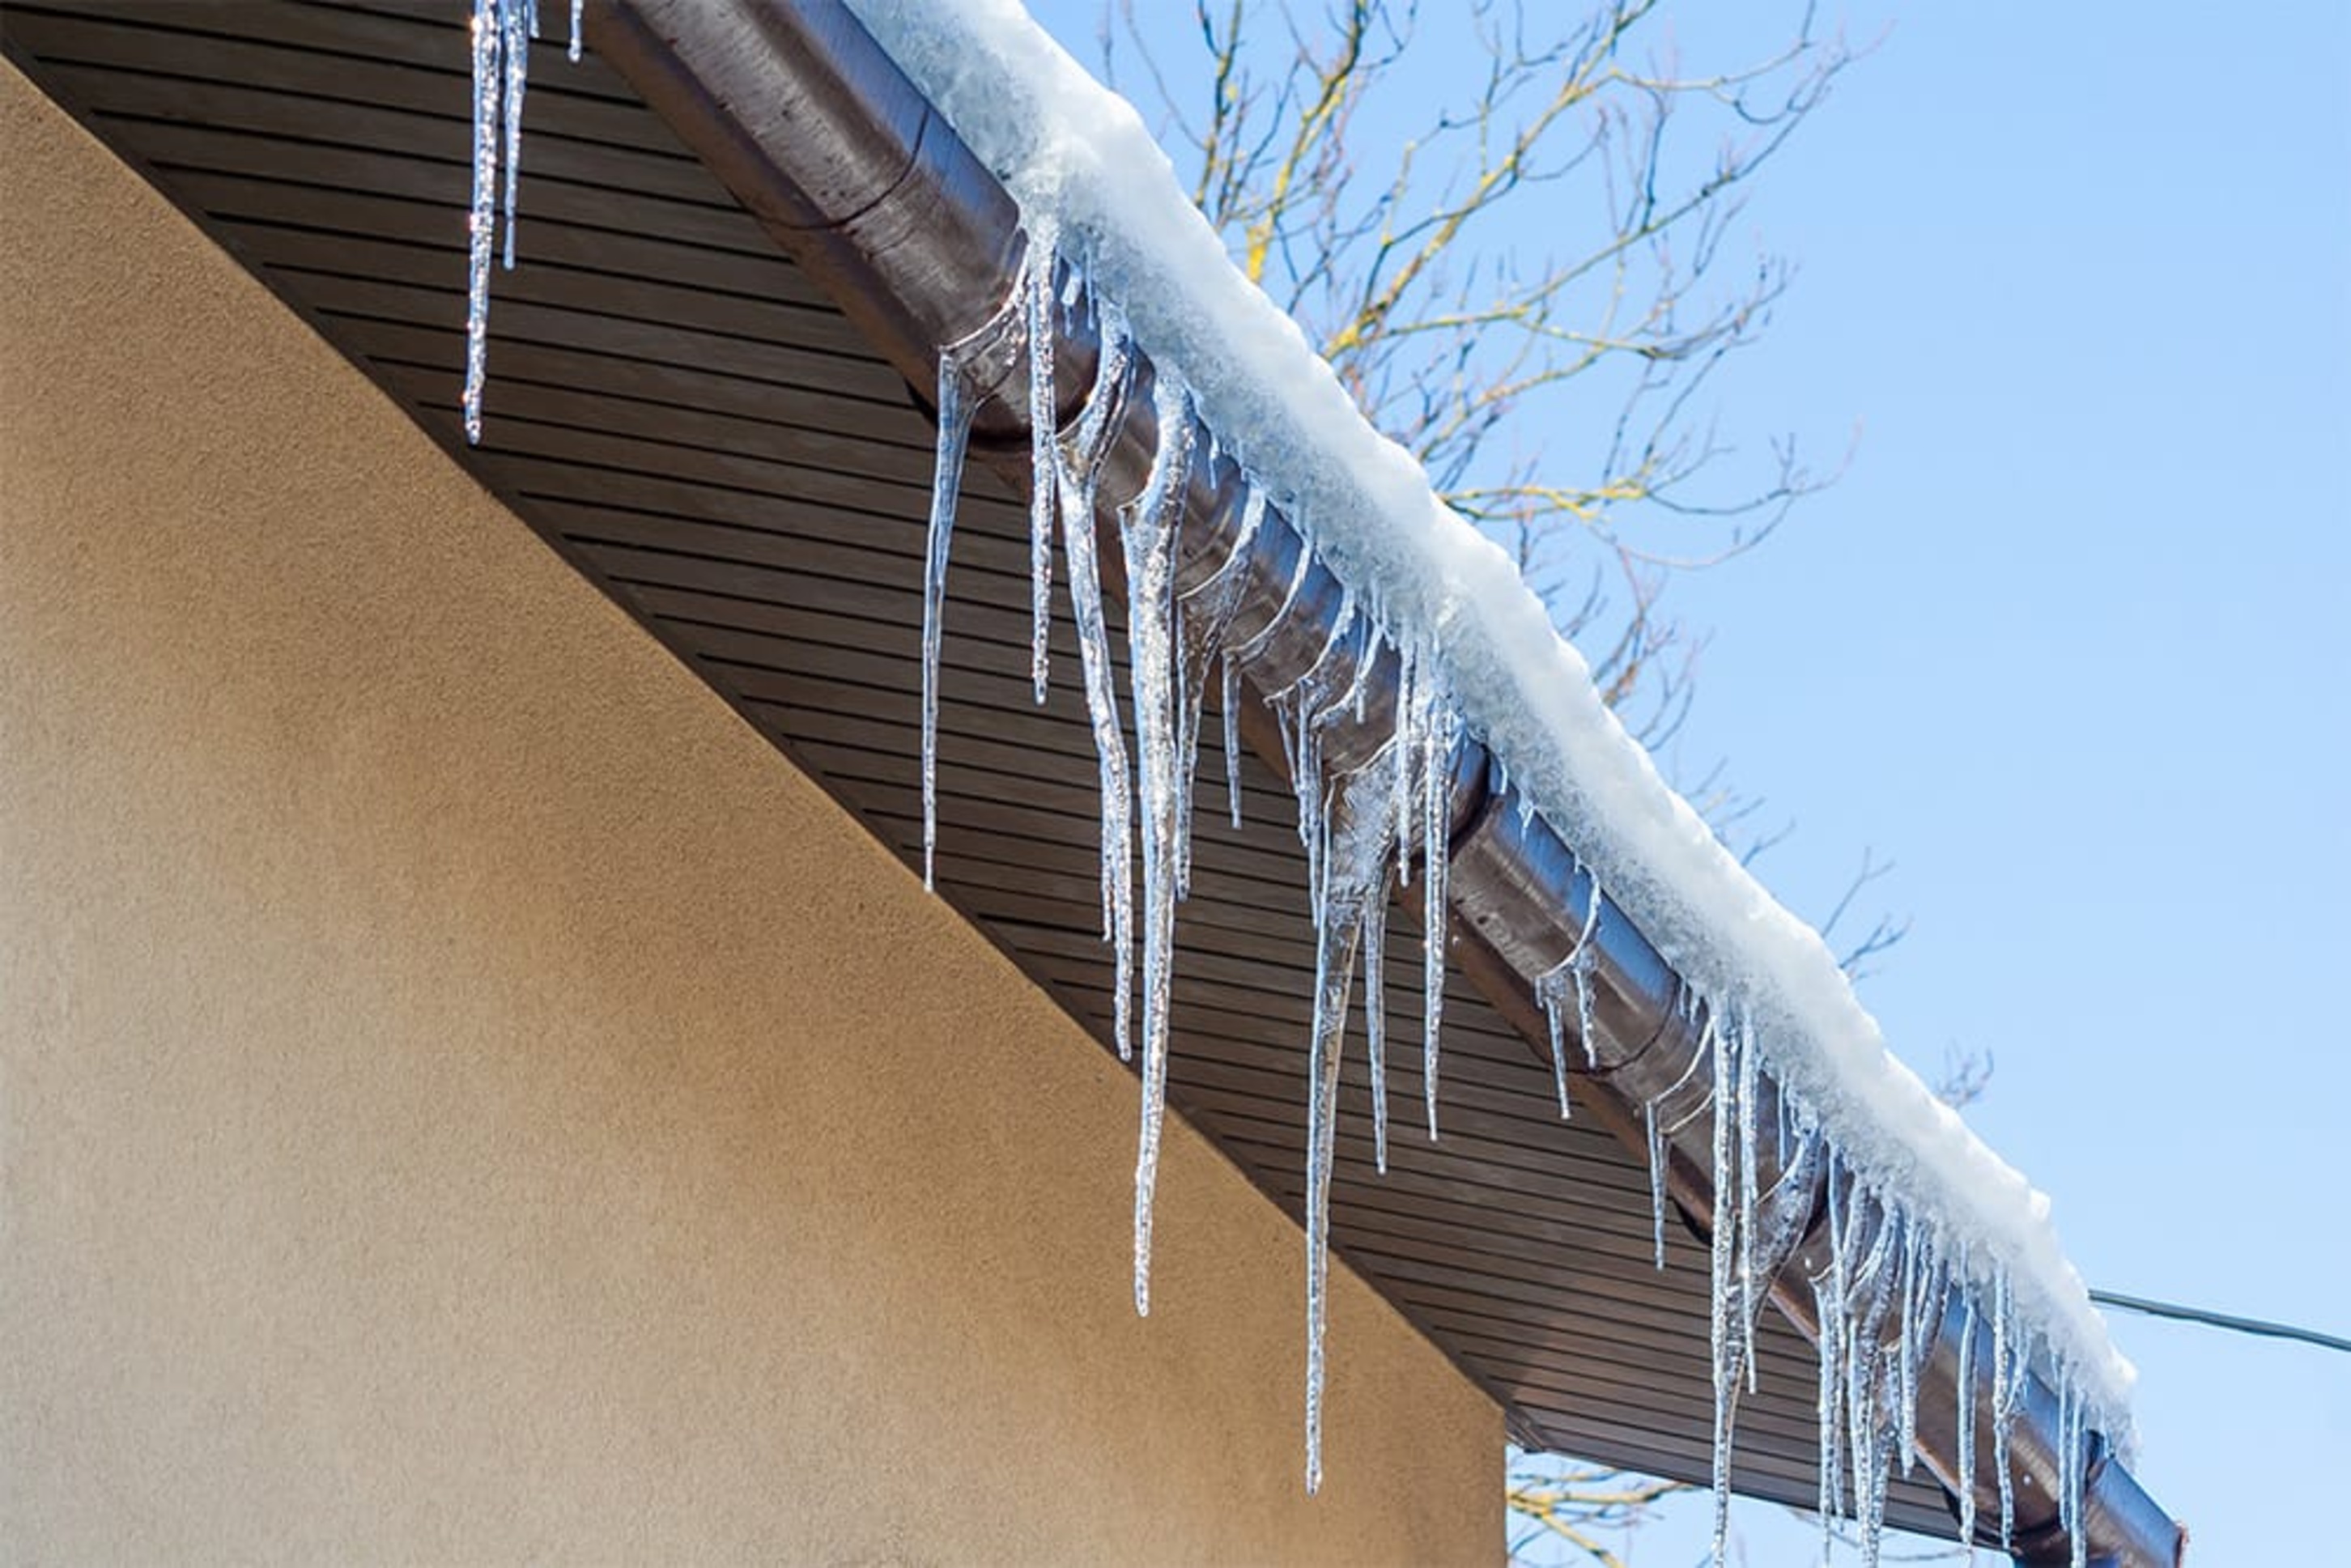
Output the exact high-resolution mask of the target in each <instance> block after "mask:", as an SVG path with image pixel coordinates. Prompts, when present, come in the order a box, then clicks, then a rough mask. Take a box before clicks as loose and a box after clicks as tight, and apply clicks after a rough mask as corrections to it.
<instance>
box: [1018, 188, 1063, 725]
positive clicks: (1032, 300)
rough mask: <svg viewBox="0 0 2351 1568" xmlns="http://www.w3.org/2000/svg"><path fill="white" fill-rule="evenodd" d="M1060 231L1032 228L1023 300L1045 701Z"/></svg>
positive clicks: (1035, 647) (1035, 657)
mask: <svg viewBox="0 0 2351 1568" xmlns="http://www.w3.org/2000/svg"><path fill="white" fill-rule="evenodd" d="M1059 232H1060V231H1059V230H1057V229H1056V228H1055V227H1054V225H1053V223H1052V220H1051V219H1050V218H1040V219H1038V220H1036V221H1034V222H1032V223H1031V224H1030V225H1029V255H1028V259H1027V260H1026V261H1024V262H1023V263H1022V264H1021V274H1020V285H1019V287H1020V298H1021V303H1022V312H1021V313H1022V316H1023V319H1024V324H1025V326H1026V328H1027V330H1028V338H1029V685H1030V687H1031V689H1032V690H1033V692H1034V694H1035V695H1036V698H1037V701H1038V702H1039V703H1040V704H1041V703H1042V702H1044V700H1045V696H1046V690H1047V683H1048V679H1049V676H1050V659H1051V653H1050V637H1051V634H1052V630H1053V521H1054V515H1055V513H1056V511H1057V509H1058V508H1057V507H1055V505H1054V500H1055V493H1056V489H1057V481H1058V479H1059V477H1060V471H1061V465H1060V463H1059V462H1058V461H1057V457H1058V450H1059V449H1058V444H1057V439H1056V438H1057V437H1058V436H1059V434H1060V433H1061V432H1060V425H1061V418H1060V412H1061V411H1060V408H1059V405H1058V402H1057V400H1056V398H1055V396H1054V387H1053V267H1054V262H1055V247H1056V246H1057V245H1058V244H1059Z"/></svg>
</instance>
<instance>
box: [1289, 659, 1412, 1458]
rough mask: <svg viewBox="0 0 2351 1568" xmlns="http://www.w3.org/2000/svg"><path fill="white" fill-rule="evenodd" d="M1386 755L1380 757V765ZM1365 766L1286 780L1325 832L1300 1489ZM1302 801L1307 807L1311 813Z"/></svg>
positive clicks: (1370, 867)
mask: <svg viewBox="0 0 2351 1568" xmlns="http://www.w3.org/2000/svg"><path fill="white" fill-rule="evenodd" d="M1317 701H1318V697H1317V694H1316V693H1315V692H1314V691H1313V690H1311V689H1310V690H1308V691H1307V692H1305V693H1303V694H1301V697H1300V700H1299V708H1298V711H1297V712H1296V714H1295V719H1296V723H1297V725H1298V727H1299V729H1300V730H1301V731H1311V730H1312V728H1313V727H1314V725H1315V721H1316V719H1317V718H1318V717H1319V716H1320V715H1319V714H1318V713H1317V711H1316V706H1317ZM1385 755H1386V754H1383V758H1384V757H1385ZM1390 765H1392V764H1390V763H1387V762H1385V761H1384V760H1382V759H1374V762H1373V763H1372V764H1370V765H1369V766H1367V767H1366V768H1364V771H1363V772H1361V773H1358V774H1355V775H1353V776H1352V777H1351V778H1349V779H1345V780H1343V781H1342V782H1341V784H1340V785H1339V787H1338V789H1336V791H1335V799H1328V800H1326V799H1324V789H1325V788H1326V786H1325V781H1324V780H1323V779H1321V778H1320V777H1319V776H1309V775H1306V774H1301V775H1299V776H1297V778H1296V779H1294V782H1295V783H1296V785H1297V789H1298V800H1299V807H1300V815H1301V822H1302V821H1304V820H1305V819H1306V818H1307V817H1308V816H1309V815H1310V814H1311V815H1312V817H1313V818H1314V820H1315V821H1316V824H1317V831H1329V835H1330V836H1329V839H1328V841H1327V844H1326V848H1325V852H1324V853H1323V854H1322V857H1321V861H1320V868H1321V869H1320V872H1319V876H1318V880H1319V883H1320V885H1319V886H1317V887H1316V888H1315V889H1314V894H1315V897H1314V902H1315V904H1316V906H1317V908H1318V909H1319V910H1320V915H1319V916H1318V918H1317V919H1316V921H1315V926H1314V1038H1313V1040H1312V1042H1311V1046H1310V1048H1309V1051H1308V1055H1307V1072H1308V1079H1309V1082H1308V1091H1307V1108H1306V1490H1307V1491H1308V1492H1310V1493H1311V1492H1313V1491H1315V1490H1318V1489H1319V1488H1320V1487H1321V1486H1322V1385H1323V1370H1324V1363H1323V1354H1322V1351H1323V1334H1324V1330H1325V1328H1326V1327H1327V1325H1328V1322H1329V1317H1330V1270H1331V1179H1332V1164H1333V1162H1334V1160H1335V1158H1336V1155H1337V1146H1338V1133H1339V1070H1340V1065H1341V1061H1342V1060H1343V1051H1342V1050H1341V1047H1342V1046H1343V1044H1344V1043H1345V1038H1346V1032H1347V993H1348V991H1349V989H1350V988H1351V986H1352V983H1353V968H1354V963H1355V955H1356V949H1357V946H1358V944H1359V942H1360V940H1361V938H1362V936H1363V934H1364V925H1365V921H1366V918H1367V917H1369V916H1370V913H1371V905H1372V904H1373V903H1374V901H1375V900H1384V899H1385V898H1386V896H1387V870H1388V866H1387V856H1388V839H1387V835H1386V832H1385V831H1384V829H1385V827H1386V822H1385V821H1384V813H1383V812H1382V810H1381V809H1380V808H1381V806H1382V805H1383V804H1384V800H1383V799H1382V795H1383V793H1384V788H1385V782H1386V780H1385V776H1384V771H1383V769H1384V767H1386V766H1390ZM1310 801H1312V802H1313V804H1312V806H1311V807H1310Z"/></svg>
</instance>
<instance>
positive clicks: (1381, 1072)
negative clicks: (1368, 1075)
mask: <svg viewBox="0 0 2351 1568" xmlns="http://www.w3.org/2000/svg"><path fill="white" fill-rule="evenodd" d="M1387 930H1388V901H1387V899H1386V898H1385V897H1384V896H1383V895H1382V894H1373V895H1371V896H1370V897H1369V898H1368V899H1367V900H1366V902H1365V904H1364V1045H1365V1047H1366V1050H1367V1053H1368V1055H1369V1056H1370V1058H1371V1068H1372V1159H1373V1163H1374V1165H1376V1166H1378V1168H1379V1173H1380V1175H1382V1176H1385V1175H1387V1174H1388V1061H1387V1036H1388V1003H1387V972H1386V950H1387Z"/></svg>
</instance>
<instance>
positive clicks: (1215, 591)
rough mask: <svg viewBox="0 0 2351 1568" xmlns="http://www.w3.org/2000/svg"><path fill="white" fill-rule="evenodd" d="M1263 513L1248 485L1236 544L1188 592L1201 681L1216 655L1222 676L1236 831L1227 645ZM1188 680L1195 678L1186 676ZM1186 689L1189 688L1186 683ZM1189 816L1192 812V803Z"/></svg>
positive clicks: (1237, 687) (1234, 676)
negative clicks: (1194, 611)
mask: <svg viewBox="0 0 2351 1568" xmlns="http://www.w3.org/2000/svg"><path fill="white" fill-rule="evenodd" d="M1265 512H1266V499H1265V493H1264V492H1263V491H1261V490H1259V488H1258V487H1257V486H1255V485H1251V486H1249V489H1248V492H1247V494H1246V496H1245V497H1243V499H1242V501H1241V520H1240V527H1239V528H1238V530H1237V531H1236V532H1235V533H1234V535H1233V542H1232V548H1231V549H1228V550H1227V551H1226V552H1225V559H1224V560H1223V562H1222V563H1221V564H1220V565H1218V566H1217V570H1215V571H1214V572H1212V573H1210V574H1209V576H1208V580H1207V581H1206V582H1204V583H1202V584H1201V585H1200V586H1199V587H1198V588H1196V589H1195V590H1193V591H1192V592H1190V593H1189V594H1186V596H1185V598H1186V601H1198V602H1200V603H1201V604H1203V606H1204V607H1205V614H1204V615H1203V617H1202V621H1203V624H1202V628H1201V630H1200V631H1199V632H1198V635H1197V641H1196V647H1197V649H1198V657H1199V660H1200V674H1199V676H1198V682H1199V684H1200V685H1203V686H1205V685H1206V684H1207V661H1208V660H1209V659H1210V658H1212V657H1213V658H1215V659H1216V660H1217V665H1218V674H1219V675H1220V677H1221V689H1220V691H1219V692H1218V694H1217V695H1218V699H1219V700H1218V704H1217V706H1218V708H1219V709H1220V711H1221V716H1222V718H1223V720H1224V728H1225V804H1226V806H1227V807H1228V808H1229V809H1230V810H1231V812H1232V821H1233V826H1234V827H1235V828H1236V829H1238V827H1240V825H1241V743H1240V709H1241V676H1240V666H1239V665H1238V664H1236V663H1235V662H1234V651H1233V650H1232V649H1231V648H1230V647H1228V646H1227V645H1226V644H1227V643H1228V639H1229V638H1230V636H1231V633H1232V625H1233V616H1234V615H1235V614H1236V613H1237V612H1238V611H1239V609H1240V603H1241V596H1242V590H1243V588H1244V587H1245V586H1246V585H1247V581H1248V579H1247V577H1246V575H1245V573H1244V572H1243V570H1242V563H1243V562H1245V561H1247V560H1248V559H1249V547H1250V545H1251V544H1253V543H1254V542H1255V541H1256V539H1257V531H1258V529H1259V528H1260V527H1262V526H1263V525H1264V522H1265ZM1186 679H1187V680H1189V679H1191V677H1190V676H1188V675H1187V677H1186ZM1186 689H1187V690H1189V689H1190V688H1189V687H1188V686H1187V688H1186ZM1200 701H1201V698H1200V696H1199V695H1194V696H1193V697H1192V699H1191V707H1190V712H1191V716H1192V718H1191V722H1192V727H1193V731H1194V734H1193V738H1192V741H1191V745H1192V746H1193V747H1194V748H1195V750H1196V748H1197V747H1198V745H1199V737H1198V727H1199V705H1200ZM1186 815H1187V816H1188V815H1189V810H1188V807H1187V810H1186ZM1189 862H1190V857H1189V856H1188V855H1187V856H1186V866H1185V870H1186V879H1187V882H1188V876H1189V872H1190V869H1191V868H1190V863H1189Z"/></svg>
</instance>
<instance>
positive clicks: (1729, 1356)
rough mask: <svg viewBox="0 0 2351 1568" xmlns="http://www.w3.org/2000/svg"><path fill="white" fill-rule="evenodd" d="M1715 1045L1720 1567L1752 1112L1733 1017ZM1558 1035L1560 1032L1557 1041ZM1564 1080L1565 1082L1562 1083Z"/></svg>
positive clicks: (1711, 1247) (1713, 1319)
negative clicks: (1744, 1098) (1741, 1136)
mask: <svg viewBox="0 0 2351 1568" xmlns="http://www.w3.org/2000/svg"><path fill="white" fill-rule="evenodd" d="M1712 1032H1713V1043H1714V1221H1713V1228H1712V1233H1711V1235H1710V1236H1709V1237H1708V1259H1709V1262H1710V1264H1711V1269H1710V1276H1711V1281H1712V1290H1711V1291H1710V1295H1709V1303H1710V1309H1711V1310H1710V1311H1709V1312H1708V1344H1709V1345H1710V1347H1711V1348H1712V1350H1713V1353H1714V1558H1713V1561H1714V1563H1716V1565H1717V1568H1720V1565H1721V1564H1722V1563H1723V1562H1724V1561H1725V1560H1726V1552H1727V1550H1728V1548H1729V1541H1730V1442H1731V1421H1732V1416H1733V1413H1734V1411H1735V1410H1736V1408H1737V1399H1738V1392H1739V1375H1738V1366H1737V1363H1738V1351H1737V1344H1738V1340H1737V1338H1736V1336H1735V1333H1734V1326H1733V1324H1732V1322H1731V1316H1730V1314H1731V1312H1732V1299H1731V1298H1732V1292H1733V1291H1734V1290H1735V1289H1736V1288H1737V1281H1736V1278H1735V1275H1734V1272H1733V1266H1734V1263H1735V1260H1736V1259H1737V1257H1738V1249H1739V1246H1740V1236H1739V1231H1740V1225H1739V1220H1738V1213H1739V1207H1740V1204H1739V1197H1738V1194H1737V1191H1736V1190H1735V1189H1736V1188H1737V1186H1738V1185H1739V1172H1738V1170H1737V1168H1736V1166H1735V1165H1734V1161H1735V1160H1736V1158H1737V1154H1736V1146H1737V1145H1736V1144H1735V1142H1734V1138H1735V1134H1736V1132H1737V1128H1738V1124H1740V1122H1741V1121H1742V1120H1743V1119H1744V1117H1745V1115H1746V1111H1745V1108H1744V1107H1742V1106H1740V1104H1739V1103H1738V1095H1739V1092H1740V1083H1741V1082H1742V1076H1743V1075H1742V1074H1741V1073H1740V1061H1739V1058H1740V1033H1739V1028H1738V1024H1737V1021H1736V1020H1735V1019H1728V1018H1725V1019H1718V1020H1716V1027H1715V1029H1714V1030H1713V1031H1712ZM1555 1039H1556V1036H1555V1035H1554V1040H1555ZM1562 1082H1564V1080H1562Z"/></svg>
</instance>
